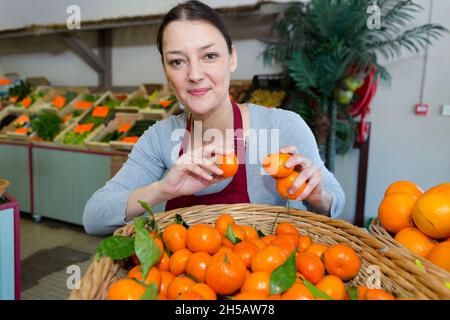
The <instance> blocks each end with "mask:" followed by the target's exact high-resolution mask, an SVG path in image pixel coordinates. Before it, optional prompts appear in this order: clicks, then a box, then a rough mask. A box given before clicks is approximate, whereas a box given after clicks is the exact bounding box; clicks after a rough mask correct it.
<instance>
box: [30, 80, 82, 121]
mask: <svg viewBox="0 0 450 320" xmlns="http://www.w3.org/2000/svg"><path fill="white" fill-rule="evenodd" d="M86 93H89V90H88V89H87V88H84V87H59V88H53V89H51V90H50V91H48V92H47V94H46V95H45V96H44V97H43V99H42V100H40V101H39V102H37V103H35V104H34V105H33V106H32V107H30V112H32V113H38V112H39V111H41V110H51V111H54V112H56V113H57V114H58V115H59V116H61V117H62V116H63V115H65V114H67V113H68V110H70V109H71V106H72V105H73V103H74V102H76V101H79V100H80V99H81V98H82V97H83V95H84V94H86Z"/></svg>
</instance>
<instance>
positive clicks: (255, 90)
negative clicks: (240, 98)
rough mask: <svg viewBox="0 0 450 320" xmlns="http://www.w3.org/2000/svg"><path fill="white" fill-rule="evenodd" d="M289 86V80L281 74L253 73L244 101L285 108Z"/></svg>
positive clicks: (290, 85)
mask: <svg viewBox="0 0 450 320" xmlns="http://www.w3.org/2000/svg"><path fill="white" fill-rule="evenodd" d="M291 87H292V84H291V82H290V80H289V79H288V78H287V77H286V76H284V75H282V74H268V75H255V76H253V80H252V85H251V87H250V89H249V90H248V91H247V94H246V96H245V98H244V101H245V102H247V103H254V104H258V105H261V106H265V107H274V108H286V107H287V104H288V102H289V91H290V89H291ZM275 95H276V96H275ZM268 99H269V100H268ZM272 100H273V101H272Z"/></svg>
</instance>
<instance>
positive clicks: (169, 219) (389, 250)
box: [70, 203, 450, 299]
mask: <svg viewBox="0 0 450 320" xmlns="http://www.w3.org/2000/svg"><path fill="white" fill-rule="evenodd" d="M223 213H228V214H230V215H232V216H233V217H234V218H235V220H236V222H237V223H240V222H241V221H245V222H246V224H249V225H252V222H254V223H258V225H259V226H261V228H262V229H264V230H263V231H265V230H270V228H271V229H272V230H273V229H274V226H275V225H276V224H277V223H278V222H281V221H289V222H291V223H293V224H294V225H295V226H296V227H297V229H299V231H300V232H301V233H302V234H308V235H310V236H311V238H312V239H313V238H314V239H320V241H315V240H314V239H313V241H314V242H322V243H325V244H328V245H330V244H335V243H345V244H348V245H349V246H351V247H352V248H353V249H355V251H357V254H358V255H359V256H360V259H361V262H362V265H361V266H362V267H361V270H360V273H359V274H358V276H357V277H356V278H355V282H354V283H355V284H363V281H365V280H366V281H367V279H368V277H369V276H368V273H367V272H368V271H367V267H368V266H369V267H370V266H372V265H375V266H378V267H379V271H380V274H381V276H382V286H383V288H385V287H386V288H390V291H393V292H397V293H400V294H401V295H402V296H405V297H416V298H418V299H450V290H448V291H447V289H446V288H445V286H444V285H443V284H442V282H441V280H440V279H439V278H437V277H435V276H434V275H431V274H429V273H427V272H425V271H424V270H421V269H420V268H418V267H417V266H416V264H415V263H414V262H411V261H408V260H405V259H404V256H403V255H402V254H401V253H400V252H399V250H398V249H397V248H394V247H387V246H386V245H385V244H384V243H383V242H382V241H380V240H379V239H377V238H376V237H374V236H373V235H371V234H369V232H368V231H367V230H366V229H363V228H359V227H356V226H354V225H352V224H350V223H348V222H346V221H343V220H335V219H331V218H329V217H326V216H321V215H318V214H315V213H312V212H307V211H302V210H299V209H294V208H286V207H282V206H271V205H263V204H248V203H245V204H233V205H199V206H194V207H189V208H181V209H175V210H171V211H167V212H161V213H158V214H156V215H155V218H156V221H157V223H158V224H159V226H160V230H162V229H164V228H165V227H166V226H168V225H169V224H171V223H173V218H174V216H175V214H179V215H181V216H182V217H183V219H184V220H186V222H187V223H188V224H190V222H191V221H199V222H195V223H209V222H213V221H215V218H217V217H218V216H219V215H220V214H223ZM133 232H134V225H133V224H129V225H126V226H124V227H121V228H119V229H117V230H116V232H115V233H114V234H121V235H131V234H132V233H133ZM363 266H364V267H365V268H363ZM123 274H124V273H123V270H121V265H120V263H119V262H113V261H112V260H111V259H110V258H106V257H104V258H101V259H100V260H99V261H96V260H95V259H94V260H93V262H92V264H91V265H90V266H89V268H88V270H87V271H86V273H85V275H84V276H83V279H82V282H81V283H82V284H81V288H80V289H78V290H73V291H72V292H71V295H70V299H102V298H105V292H106V290H107V288H108V287H109V284H110V283H111V282H112V281H114V280H115V279H118V278H120V275H123Z"/></svg>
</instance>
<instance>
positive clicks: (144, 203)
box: [139, 200, 158, 231]
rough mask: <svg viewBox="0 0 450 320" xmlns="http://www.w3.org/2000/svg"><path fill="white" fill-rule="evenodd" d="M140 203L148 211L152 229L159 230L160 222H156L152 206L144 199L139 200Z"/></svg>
mask: <svg viewBox="0 0 450 320" xmlns="http://www.w3.org/2000/svg"><path fill="white" fill-rule="evenodd" d="M139 204H140V205H141V207H142V208H143V209H144V210H145V211H146V212H147V213H148V221H149V227H150V231H158V224H157V223H156V219H155V215H154V214H153V210H152V208H151V207H150V206H149V205H148V203H147V202H144V201H140V200H139Z"/></svg>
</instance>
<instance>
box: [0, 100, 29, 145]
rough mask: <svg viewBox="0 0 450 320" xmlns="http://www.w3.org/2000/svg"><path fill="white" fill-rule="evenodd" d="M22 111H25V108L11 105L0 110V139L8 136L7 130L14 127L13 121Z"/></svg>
mask: <svg viewBox="0 0 450 320" xmlns="http://www.w3.org/2000/svg"><path fill="white" fill-rule="evenodd" d="M24 113H26V110H25V109H23V108H16V107H13V106H9V107H6V108H5V109H3V110H1V111H0V139H7V138H8V135H7V132H8V131H12V130H13V129H14V128H15V125H14V121H15V120H16V119H17V118H18V117H19V116H20V115H22V114H24Z"/></svg>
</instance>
